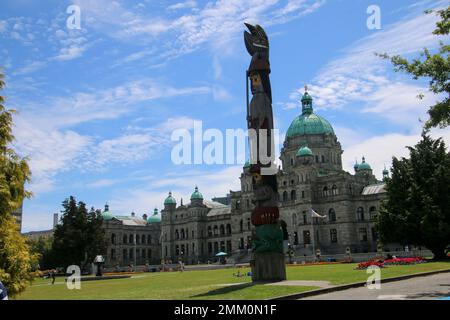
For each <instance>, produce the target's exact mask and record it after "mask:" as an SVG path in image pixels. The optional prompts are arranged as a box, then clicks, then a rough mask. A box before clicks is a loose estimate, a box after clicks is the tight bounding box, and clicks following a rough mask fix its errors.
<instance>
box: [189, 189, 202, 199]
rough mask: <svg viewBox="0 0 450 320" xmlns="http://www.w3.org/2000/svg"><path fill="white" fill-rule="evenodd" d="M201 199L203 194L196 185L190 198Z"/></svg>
mask: <svg viewBox="0 0 450 320" xmlns="http://www.w3.org/2000/svg"><path fill="white" fill-rule="evenodd" d="M197 199H198V200H203V195H202V194H201V193H200V192H199V191H198V187H197V186H195V190H194V192H192V194H191V200H197Z"/></svg>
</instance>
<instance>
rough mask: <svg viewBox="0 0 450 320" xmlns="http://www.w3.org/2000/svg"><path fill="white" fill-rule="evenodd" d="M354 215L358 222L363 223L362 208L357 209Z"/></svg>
mask: <svg viewBox="0 0 450 320" xmlns="http://www.w3.org/2000/svg"><path fill="white" fill-rule="evenodd" d="M356 215H357V216H358V220H359V221H364V208H363V207H359V208H358V209H357V210H356Z"/></svg>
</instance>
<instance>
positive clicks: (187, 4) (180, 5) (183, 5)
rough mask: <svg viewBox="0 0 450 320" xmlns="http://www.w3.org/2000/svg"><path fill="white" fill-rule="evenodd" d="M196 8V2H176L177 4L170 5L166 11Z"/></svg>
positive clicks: (190, 0)
mask: <svg viewBox="0 0 450 320" xmlns="http://www.w3.org/2000/svg"><path fill="white" fill-rule="evenodd" d="M196 6H197V2H196V1H192V0H189V1H184V2H178V3H175V4H172V5H170V6H168V7H167V10H181V9H191V8H195V7H196Z"/></svg>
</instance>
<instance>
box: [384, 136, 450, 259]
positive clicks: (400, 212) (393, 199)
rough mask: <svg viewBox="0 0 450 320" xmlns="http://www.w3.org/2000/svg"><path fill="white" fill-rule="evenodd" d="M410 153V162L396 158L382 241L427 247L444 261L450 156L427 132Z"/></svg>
mask: <svg viewBox="0 0 450 320" xmlns="http://www.w3.org/2000/svg"><path fill="white" fill-rule="evenodd" d="M408 149H409V153H410V157H409V159H406V158H401V159H397V158H396V157H394V158H393V161H392V169H391V178H387V179H386V180H385V181H386V190H387V201H386V202H384V203H383V205H382V207H381V209H380V214H379V215H378V221H377V228H378V231H379V234H380V239H381V241H382V242H384V243H388V242H399V243H401V244H403V245H406V244H411V245H416V246H425V247H427V248H428V249H430V250H431V251H432V252H433V254H434V258H435V259H444V258H446V255H445V252H446V250H448V248H449V244H450V153H448V152H447V150H446V146H445V143H444V141H442V139H437V140H433V139H432V138H431V137H430V135H429V133H428V131H427V130H424V131H423V132H422V139H421V141H419V142H418V143H417V144H416V146H415V147H408Z"/></svg>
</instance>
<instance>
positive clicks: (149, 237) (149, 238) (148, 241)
mask: <svg viewBox="0 0 450 320" xmlns="http://www.w3.org/2000/svg"><path fill="white" fill-rule="evenodd" d="M165 236H166V240H167V234H166V235H165ZM147 244H152V236H151V235H147Z"/></svg>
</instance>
